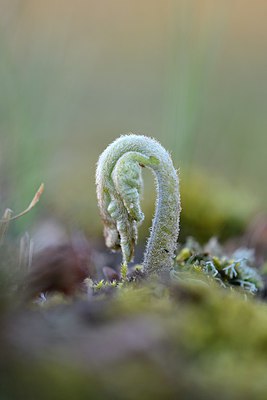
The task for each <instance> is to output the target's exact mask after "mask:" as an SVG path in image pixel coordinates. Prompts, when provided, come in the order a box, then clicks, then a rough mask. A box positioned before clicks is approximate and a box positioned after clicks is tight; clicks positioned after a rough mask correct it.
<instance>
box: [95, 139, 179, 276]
mask: <svg viewBox="0 0 267 400" xmlns="http://www.w3.org/2000/svg"><path fill="white" fill-rule="evenodd" d="M142 167H143V168H144V167H146V168H149V169H150V170H151V171H152V172H153V174H154V175H155V178H156V179H155V180H156V188H157V199H156V210H155V215H154V218H153V223H152V228H151V233H150V237H149V239H148V242H147V247H146V252H145V256H144V262H143V267H144V272H145V273H147V274H151V273H158V274H161V273H166V272H167V273H168V272H169V271H170V270H171V268H172V265H173V258H174V252H175V249H176V245H177V239H178V234H179V216H180V193H179V179H178V175H177V172H176V170H175V168H174V166H173V163H172V160H171V157H170V154H169V153H168V152H167V151H166V150H165V149H164V147H162V146H161V145H160V144H159V143H158V142H157V141H156V140H154V139H152V138H149V137H146V136H141V135H134V134H130V135H124V136H121V137H119V138H118V139H117V140H115V141H114V142H113V143H111V144H110V145H109V146H108V147H107V148H106V150H105V151H104V152H103V153H102V154H101V155H100V157H99V160H98V164H97V170H96V186H97V198H98V204H99V209H100V214H101V218H102V220H103V223H104V236H105V241H106V245H107V246H108V247H109V248H111V249H113V250H118V249H121V251H122V257H123V264H125V265H127V263H128V262H130V261H131V260H132V259H133V255H134V246H135V245H136V241H137V226H138V225H140V224H141V223H142V221H143V219H144V215H143V213H142V211H141V207H140V192H141V188H142V176H141V168H142Z"/></svg>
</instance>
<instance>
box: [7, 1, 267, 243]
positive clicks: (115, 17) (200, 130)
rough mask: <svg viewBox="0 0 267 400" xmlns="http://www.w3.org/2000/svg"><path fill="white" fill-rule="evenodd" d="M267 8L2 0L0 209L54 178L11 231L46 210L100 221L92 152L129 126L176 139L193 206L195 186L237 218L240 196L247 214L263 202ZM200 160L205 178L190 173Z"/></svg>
mask: <svg viewBox="0 0 267 400" xmlns="http://www.w3.org/2000/svg"><path fill="white" fill-rule="evenodd" d="M266 9H267V6H266V4H265V3H264V2H263V1H260V0H256V1H255V2H253V4H252V3H244V2H241V0H234V1H232V2H216V3H215V2H213V1H211V0H205V1H199V0H198V1H192V0H188V1H185V0H181V1H180V0H177V1H175V0H167V1H165V0H164V1H163V0H156V1H152V0H147V1H146V2H142V1H141V0H137V1H135V2H131V1H122V0H120V1H119V0H118V1H115V2H112V3H111V2H108V1H104V2H101V3H99V2H96V1H92V0H90V1H89V2H84V1H82V0H78V1H77V2H75V4H74V3H73V2H70V1H63V0H58V1H56V2H54V1H52V0H49V1H47V2H45V3H43V4H40V3H39V4H36V2H34V1H33V0H26V1H24V2H22V3H21V2H12V3H10V2H8V1H2V2H1V13H0V54H1V57H0V86H1V91H0V116H1V118H0V138H1V139H0V206H1V209H2V210H4V208H6V207H11V208H12V209H14V211H19V210H21V209H23V208H24V207H25V206H26V205H27V203H28V202H29V200H30V199H31V197H32V195H33V193H34V191H35V190H36V189H37V187H38V186H39V184H40V183H41V182H42V181H44V182H45V184H46V191H45V195H44V196H43V199H42V202H41V203H40V205H39V206H38V208H37V209H35V210H34V212H33V213H31V215H28V216H27V217H26V218H24V219H23V220H20V221H19V222H18V223H16V224H14V225H13V227H12V229H13V232H14V234H15V233H19V232H21V231H24V230H25V229H29V227H30V226H31V225H32V223H33V222H34V221H35V222H36V221H37V222H38V221H39V220H40V219H41V218H45V217H46V216H47V215H48V214H49V215H52V216H56V217H59V218H61V219H62V220H64V221H65V223H66V224H69V225H70V226H77V227H81V228H82V229H84V230H85V231H87V233H89V234H91V235H95V234H100V232H101V229H102V228H101V222H100V219H99V218H98V214H97V205H96V196H95V187H94V170H95V163H96V161H97V158H98V155H99V154H100V152H101V151H102V150H103V149H104V148H105V147H106V145H107V144H108V143H109V142H110V141H111V140H113V139H115V138H116V137H117V136H118V135H120V134H122V133H127V132H129V131H133V132H135V133H138V132H140V133H143V134H146V135H150V136H154V137H155V138H157V139H158V140H160V141H161V142H162V144H163V145H164V146H165V147H166V148H167V149H170V151H171V153H172V156H173V158H174V162H175V165H176V166H177V167H179V168H180V169H181V175H182V190H183V187H185V185H187V189H186V190H184V192H186V194H185V195H184V197H185V198H184V205H183V207H184V209H185V210H186V209H187V210H188V207H189V205H190V207H191V209H192V210H193V214H194V212H195V210H198V209H199V207H198V205H197V206H196V207H194V201H195V202H196V204H198V203H197V202H198V200H199V198H200V197H201V202H200V204H201V207H202V208H204V209H205V210H204V211H205V212H206V214H205V212H204V215H207V214H208V213H207V209H210V207H211V209H212V207H213V206H212V204H213V205H214V204H215V206H214V207H215V208H216V209H217V211H216V212H217V213H219V214H223V215H229V214H230V215H233V214H234V217H235V215H236V214H237V215H238V218H239V216H240V212H239V208H240V204H242V207H241V208H242V210H243V211H242V213H241V214H242V218H243V217H244V219H247V218H248V216H249V215H250V214H251V213H252V212H253V210H256V209H259V208H261V209H265V210H266V201H265V197H266V191H267V189H266V188H267V186H266V184H265V183H266V176H265V174H266V173H265V157H266V145H267V135H266V122H267V116H266V110H265V104H266V93H267V91H266V89H267V83H266V79H265V74H266V72H265V70H266V60H267V55H266V51H265V50H266V48H265V42H266V35H267V27H266V23H265V18H264V15H265V12H266ZM199 170H201V171H202V173H201V175H203V171H204V174H206V175H207V178H205V179H204V180H205V185H204V188H203V186H202V187H201V182H202V178H200V179H199V180H198V181H197V182H196V180H195V178H193V179H192V180H191V177H192V176H194V177H195V176H197V174H198V172H197V173H196V172H195V171H199ZM209 177H210V178H211V179H209ZM216 181H218V182H226V183H227V184H226V186H224V185H223V184H220V185H218V184H217V183H216ZM151 182H152V181H149V182H148V184H149V185H151V184H152V183H151ZM191 182H192V184H191ZM193 185H196V186H195V187H193ZM190 187H192V193H191V195H190V193H188V188H190ZM196 187H197V188H198V189H197V190H198V191H199V195H198V194H197V193H196ZM231 189H232V190H233V192H234V193H235V194H234V196H231V194H230V195H229V192H231ZM215 192H216V196H213V195H212V193H215ZM145 193H146V191H145ZM237 193H240V195H239V196H238V194H237ZM244 193H245V197H246V200H245V197H244V195H243V194H244ZM223 197H225V200H223V199H222V198H223ZM144 203H145V204H144V206H145V212H146V213H147V214H148V218H147V221H149V218H150V217H149V216H151V214H152V210H151V209H152V208H153V203H152V202H151V201H148V199H147V198H146V197H145V200H144ZM187 204H188V207H187ZM225 204H226V205H227V206H225ZM205 205H206V208H205ZM235 210H236V211H235ZM244 210H245V211H244ZM235 212H236V214H235ZM189 213H190V211H188V214H189ZM188 214H186V215H188ZM195 214H196V212H195ZM186 215H185V218H184V221H185V222H184V223H186V221H188V218H187V217H186ZM196 218H197V216H196ZM215 219H216V218H215ZM190 224H191V222H190V223H189V225H188V226H185V232H187V231H189V229H188V227H190V226H192V225H190ZM211 226H213V225H211ZM218 227H219V228H220V227H221V225H220V223H219V225H218V226H217V228H218ZM215 228H216V227H215ZM146 229H147V227H146V226H145V228H144V232H146ZM190 229H191V228H190ZM210 230H211V229H210ZM217 230H218V229H217ZM195 231H196V232H197V231H198V230H197V229H196V230H195ZM215 231H216V229H215ZM141 236H142V235H141Z"/></svg>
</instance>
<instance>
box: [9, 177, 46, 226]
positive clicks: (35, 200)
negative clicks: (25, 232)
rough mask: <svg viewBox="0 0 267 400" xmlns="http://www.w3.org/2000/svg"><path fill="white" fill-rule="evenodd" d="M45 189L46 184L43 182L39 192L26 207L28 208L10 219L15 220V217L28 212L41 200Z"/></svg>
mask: <svg viewBox="0 0 267 400" xmlns="http://www.w3.org/2000/svg"><path fill="white" fill-rule="evenodd" d="M43 191H44V184H43V183H42V184H41V186H40V187H39V189H38V190H37V192H36V193H35V195H34V198H33V199H32V201H31V202H30V204H29V206H28V207H27V208H26V210H24V211H22V212H21V213H19V214H17V215H15V216H14V217H12V218H10V219H9V221H14V219H17V218H20V217H22V216H23V215H25V214H27V213H28V212H29V211H31V209H32V208H33V207H34V206H35V205H36V204H37V203H38V201H39V200H40V197H41V195H42V193H43Z"/></svg>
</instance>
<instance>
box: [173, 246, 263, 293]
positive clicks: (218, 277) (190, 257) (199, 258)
mask: <svg viewBox="0 0 267 400" xmlns="http://www.w3.org/2000/svg"><path fill="white" fill-rule="evenodd" d="M254 266H255V259H254V252H253V250H251V249H247V248H240V249H237V250H235V251H234V252H232V253H231V254H227V253H225V252H224V250H223V248H222V247H221V246H220V245H219V243H218V242H217V240H216V239H211V240H210V241H209V242H208V243H207V244H206V245H205V246H201V245H200V244H199V243H197V242H196V241H195V240H194V239H192V238H188V239H187V241H186V243H185V245H184V246H183V247H182V248H181V249H180V251H179V252H178V255H177V256H176V258H175V264H174V269H175V271H174V273H173V277H174V278H177V279H181V277H182V275H181V274H182V273H186V272H191V273H194V276H195V279H198V278H199V279H201V278H202V276H203V274H204V275H206V276H207V277H208V278H210V279H212V280H215V281H217V282H218V283H219V284H220V285H221V286H223V287H224V288H227V287H230V288H237V287H238V288H241V289H242V290H244V291H245V292H247V293H251V294H255V293H256V292H258V291H260V290H261V289H263V286H264V285H263V280H262V278H261V276H260V274H259V273H258V272H257V270H256V269H255V268H254Z"/></svg>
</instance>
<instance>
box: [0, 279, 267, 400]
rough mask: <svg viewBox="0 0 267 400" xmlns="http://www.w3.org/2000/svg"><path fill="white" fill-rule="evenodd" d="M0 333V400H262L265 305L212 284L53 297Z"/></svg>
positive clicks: (8, 320) (20, 313)
mask: <svg viewBox="0 0 267 400" xmlns="http://www.w3.org/2000/svg"><path fill="white" fill-rule="evenodd" d="M207 282H208V281H207ZM1 325H2V327H4V329H2V339H1V342H2V346H1V353H2V354H1V377H2V378H1V380H2V384H1V396H2V397H1V398H4V399H21V398H27V399H37V398H38V399H48V398H49V399H74V398H79V399H88V396H90V397H92V398H97V399H107V398H108V399H109V398H110V399H133V400H134V399H138V398H139V399H167V398H168V399H170V398H173V399H177V398H195V399H196V398H197V399H202V398H206V399H214V397H216V398H218V399H237V398H242V399H251V398H257V399H265V398H266V375H267V364H266V359H267V305H266V304H265V303H264V302H262V301H260V300H259V299H257V298H255V297H252V296H247V295H244V293H238V292H236V291H233V290H232V291H231V290H226V289H224V288H221V287H219V285H218V284H216V283H215V282H214V283H211V282H210V281H209V282H208V284H201V283H199V282H196V281H194V282H193V281H191V282H189V281H188V280H186V281H184V280H180V281H179V282H171V283H168V284H161V283H159V282H156V281H152V282H151V281H150V282H146V283H144V282H142V283H140V282H139V283H127V284H125V285H123V286H122V287H120V288H117V289H111V290H110V291H108V292H105V291H104V292H99V294H97V295H94V296H89V297H87V298H86V297H85V296H84V295H83V296H82V297H80V298H76V299H75V300H74V299H72V300H65V301H62V299H61V298H60V297H58V296H57V297H53V298H51V299H50V301H48V302H46V303H45V304H44V305H43V306H40V305H35V306H31V307H27V308H20V309H17V310H16V311H13V312H12V313H10V312H9V313H7V314H6V315H5V317H4V316H2V320H1ZM3 344H5V345H4V346H3ZM22 394H23V396H22Z"/></svg>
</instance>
